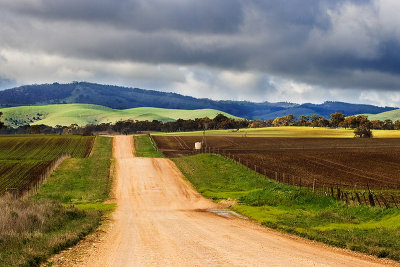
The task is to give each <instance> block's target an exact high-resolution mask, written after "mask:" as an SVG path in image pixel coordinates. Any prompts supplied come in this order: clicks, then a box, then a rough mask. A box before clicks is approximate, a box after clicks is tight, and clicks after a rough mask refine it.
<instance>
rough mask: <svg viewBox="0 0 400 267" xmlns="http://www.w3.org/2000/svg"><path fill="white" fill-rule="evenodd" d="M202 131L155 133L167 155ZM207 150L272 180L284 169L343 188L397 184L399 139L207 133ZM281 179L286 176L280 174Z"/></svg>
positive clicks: (182, 149) (305, 180)
mask: <svg viewBox="0 0 400 267" xmlns="http://www.w3.org/2000/svg"><path fill="white" fill-rule="evenodd" d="M202 139H203V137H202V136H154V140H155V141H156V142H157V145H158V147H159V148H160V150H161V151H162V152H163V153H164V154H165V155H166V156H169V157H178V156H182V155H189V154H192V153H193V147H194V143H195V142H199V141H202ZM206 146H207V148H210V150H207V152H208V151H211V152H217V153H220V154H221V153H224V154H225V155H226V154H228V153H229V155H230V156H233V157H234V159H235V160H239V158H240V161H241V163H243V164H245V165H247V166H249V167H250V168H252V169H254V166H257V167H256V169H257V171H258V172H260V173H261V174H266V175H268V176H269V177H270V178H272V179H274V178H275V175H277V174H279V177H280V178H281V181H282V176H283V174H284V175H285V177H286V178H288V179H289V178H290V179H291V182H290V183H294V184H296V185H302V186H304V185H312V184H313V183H316V184H317V185H318V186H320V187H328V186H329V187H336V186H339V187H341V188H348V189H355V188H357V189H361V188H362V189H366V188H368V187H369V188H374V189H400V139H396V138H391V139H389V138H387V139H384V138H380V139H374V138H373V139H360V138H276V137H273V138H271V137H267V138H263V137H226V136H207V137H206ZM283 181H285V180H284V179H283Z"/></svg>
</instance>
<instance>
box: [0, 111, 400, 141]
mask: <svg viewBox="0 0 400 267" xmlns="http://www.w3.org/2000/svg"><path fill="white" fill-rule="evenodd" d="M0 117H1V114H0ZM2 126H4V124H3V123H1V122H0V133H3V134H82V135H90V134H92V133H98V132H106V133H113V132H117V133H121V134H132V133H137V132H143V131H159V132H180V131H182V132H183V131H199V130H219V129H235V130H239V129H241V128H261V127H280V126H308V127H332V128H338V127H343V128H350V129H354V134H355V136H359V137H372V132H371V129H381V130H399V129H400V120H396V121H395V122H393V121H392V120H384V121H380V120H372V121H370V120H368V117H367V116H364V115H358V116H347V117H346V116H345V115H344V114H343V113H341V112H335V113H332V114H331V115H330V118H329V119H326V118H324V117H322V116H319V115H317V114H314V115H311V116H307V115H301V116H299V118H296V116H294V115H293V114H289V115H285V116H282V117H277V118H275V119H268V120H246V119H242V120H235V119H232V118H229V117H227V116H225V115H222V114H218V115H217V116H216V117H215V118H213V119H210V118H207V117H205V118H199V119H193V120H192V119H189V120H183V119H178V120H176V121H170V122H161V121H158V120H153V121H147V120H146V121H138V120H135V121H134V120H125V121H118V122H116V123H113V124H112V123H102V124H89V125H86V126H84V127H80V126H78V125H76V124H72V125H70V126H60V125H57V126H56V127H51V126H47V125H24V126H20V127H18V128H5V127H2Z"/></svg>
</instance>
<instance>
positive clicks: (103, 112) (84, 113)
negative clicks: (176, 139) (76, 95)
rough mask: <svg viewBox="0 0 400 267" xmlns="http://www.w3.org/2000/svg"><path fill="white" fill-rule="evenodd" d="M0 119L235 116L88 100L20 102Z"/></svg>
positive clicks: (55, 121)
mask: <svg viewBox="0 0 400 267" xmlns="http://www.w3.org/2000/svg"><path fill="white" fill-rule="evenodd" d="M0 112H3V118H2V121H4V122H5V124H6V125H7V126H11V127H16V126H21V125H26V124H31V125H35V124H45V125H49V126H53V127H54V126H56V125H62V126H69V125H71V124H74V123H75V124H78V125H79V126H84V125H86V124H99V123H103V122H104V123H107V122H111V123H114V122H117V121H119V120H127V119H132V120H149V121H152V120H159V121H163V122H167V121H175V120H177V119H195V118H203V117H209V118H214V117H215V116H216V115H218V114H220V113H221V114H224V115H225V116H227V117H232V118H238V117H235V116H232V115H229V114H228V113H225V112H222V111H219V110H214V109H197V110H178V109H162V108H148V107H144V108H132V109H124V110H118V109H112V108H109V107H104V106H99V105H91V104H53V105H42V106H20V107H10V108H2V109H0Z"/></svg>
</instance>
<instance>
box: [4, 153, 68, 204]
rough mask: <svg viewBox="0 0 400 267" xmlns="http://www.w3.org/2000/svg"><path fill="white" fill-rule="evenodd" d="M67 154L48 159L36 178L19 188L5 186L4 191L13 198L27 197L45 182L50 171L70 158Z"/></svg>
mask: <svg viewBox="0 0 400 267" xmlns="http://www.w3.org/2000/svg"><path fill="white" fill-rule="evenodd" d="M70 157H71V155H69V154H62V155H61V156H59V157H58V158H56V159H54V160H52V161H50V163H49V164H48V165H47V166H46V168H45V169H44V170H43V171H42V173H41V174H39V176H38V177H36V179H31V181H30V182H29V183H28V184H27V185H25V186H23V187H20V188H6V190H5V193H10V194H12V195H13V196H14V198H28V197H30V196H32V195H34V194H35V193H36V192H37V191H38V190H39V188H40V186H41V185H42V184H43V183H44V182H45V180H46V179H47V178H48V177H49V176H50V175H51V174H52V172H53V171H54V170H55V169H56V168H57V167H58V166H59V165H60V164H61V163H62V162H63V161H64V160H65V159H67V158H70Z"/></svg>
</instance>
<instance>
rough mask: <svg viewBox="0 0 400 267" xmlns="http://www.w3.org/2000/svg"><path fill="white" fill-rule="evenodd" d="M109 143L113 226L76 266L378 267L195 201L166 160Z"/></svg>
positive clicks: (123, 141)
mask: <svg viewBox="0 0 400 267" xmlns="http://www.w3.org/2000/svg"><path fill="white" fill-rule="evenodd" d="M132 150H133V146H132V137H129V136H128V137H127V136H117V137H115V139H114V157H115V159H116V177H115V185H114V190H115V191H114V193H115V198H116V201H117V204H118V207H117V210H116V211H115V212H114V216H113V223H112V225H111V227H109V229H108V230H107V232H106V233H105V234H104V235H103V237H102V238H101V240H99V242H97V244H96V249H94V250H93V251H89V252H88V256H86V257H85V258H84V259H83V262H80V263H79V264H78V265H79V266H377V265H379V264H382V263H383V262H381V261H378V260H376V259H374V258H372V257H367V256H362V255H358V254H355V253H352V252H347V251H344V250H340V249H335V248H330V247H325V246H323V245H320V244H314V243H312V242H308V241H305V240H303V239H300V238H295V237H290V236H287V235H284V234H280V233H277V232H275V231H272V230H269V229H267V228H265V227H262V226H259V225H257V224H255V223H253V222H250V221H249V220H244V219H239V218H236V217H234V216H220V215H217V214H215V213H212V212H208V211H206V210H208V209H218V208H220V207H218V206H217V204H214V203H213V202H211V201H209V200H206V199H204V198H203V197H201V196H200V195H199V194H198V193H197V192H196V191H195V190H193V189H192V187H191V186H190V184H188V183H187V182H185V181H184V180H183V178H182V174H181V173H180V172H179V170H178V169H177V168H176V166H175V165H174V164H173V163H172V162H171V161H170V160H168V159H150V158H135V157H134V156H133V153H132Z"/></svg>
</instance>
